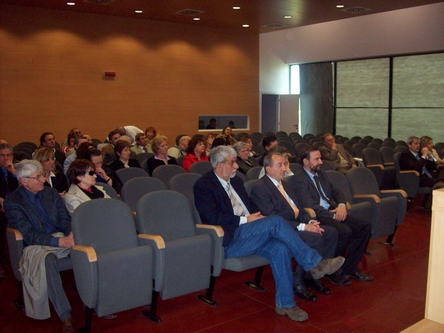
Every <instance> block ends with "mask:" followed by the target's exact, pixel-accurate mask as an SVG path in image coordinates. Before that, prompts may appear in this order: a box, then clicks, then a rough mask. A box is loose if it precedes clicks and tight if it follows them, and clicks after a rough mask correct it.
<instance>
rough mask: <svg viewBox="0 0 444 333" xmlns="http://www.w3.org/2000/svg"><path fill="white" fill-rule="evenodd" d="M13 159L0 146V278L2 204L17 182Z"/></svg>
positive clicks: (3, 232)
mask: <svg viewBox="0 0 444 333" xmlns="http://www.w3.org/2000/svg"><path fill="white" fill-rule="evenodd" d="M12 159H13V149H12V147H11V146H10V145H8V144H7V143H1V144H0V169H1V171H2V174H1V176H0V278H1V277H4V276H5V267H4V264H5V262H4V260H5V247H6V225H7V222H6V217H5V209H4V207H3V202H4V200H5V199H6V195H8V194H9V193H11V192H12V191H14V190H15V189H16V188H17V186H18V182H17V179H16V178H15V169H14V164H13V163H12Z"/></svg>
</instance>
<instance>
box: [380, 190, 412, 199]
mask: <svg viewBox="0 0 444 333" xmlns="http://www.w3.org/2000/svg"><path fill="white" fill-rule="evenodd" d="M381 193H400V194H402V196H403V197H404V198H407V193H406V192H405V191H404V190H381Z"/></svg>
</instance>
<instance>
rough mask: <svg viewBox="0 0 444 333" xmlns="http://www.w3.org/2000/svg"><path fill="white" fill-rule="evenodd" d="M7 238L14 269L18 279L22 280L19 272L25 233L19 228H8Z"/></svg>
mask: <svg viewBox="0 0 444 333" xmlns="http://www.w3.org/2000/svg"><path fill="white" fill-rule="evenodd" d="M6 238H7V240H8V249H9V258H10V261H11V266H12V271H13V272H14V276H15V278H16V279H17V280H18V281H21V280H22V276H21V274H20V272H19V268H20V258H21V257H22V254H23V235H22V233H21V232H20V231H19V230H18V229H14V228H7V229H6Z"/></svg>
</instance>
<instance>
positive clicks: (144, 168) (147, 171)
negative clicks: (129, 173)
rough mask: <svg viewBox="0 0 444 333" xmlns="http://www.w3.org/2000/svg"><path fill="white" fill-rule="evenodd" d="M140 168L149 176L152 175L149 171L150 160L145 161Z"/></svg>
mask: <svg viewBox="0 0 444 333" xmlns="http://www.w3.org/2000/svg"><path fill="white" fill-rule="evenodd" d="M140 168H141V169H142V170H144V171H145V172H146V173H147V174H148V176H149V175H150V172H149V170H148V160H145V161H143V162H142V163H140Z"/></svg>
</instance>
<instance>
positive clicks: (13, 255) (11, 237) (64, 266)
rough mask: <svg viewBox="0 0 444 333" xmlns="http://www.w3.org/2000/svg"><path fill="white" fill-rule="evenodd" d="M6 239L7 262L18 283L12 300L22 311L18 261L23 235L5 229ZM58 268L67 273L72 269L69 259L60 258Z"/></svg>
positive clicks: (12, 229) (20, 277)
mask: <svg viewBox="0 0 444 333" xmlns="http://www.w3.org/2000/svg"><path fill="white" fill-rule="evenodd" d="M6 238H7V241H8V250H9V260H10V262H11V266H12V272H13V273H14V276H15V278H16V279H17V281H18V282H19V283H18V297H17V298H16V299H15V300H14V305H15V307H16V308H17V309H19V310H23V309H24V308H25V304H24V303H23V288H22V275H21V274H20V271H19V268H20V259H21V258H22V254H23V249H24V246H23V235H22V234H21V232H20V231H19V230H18V229H14V228H7V229H6ZM57 263H58V267H59V271H60V272H62V271H67V270H70V269H72V264H71V258H70V257H67V258H62V259H59V261H58V262H57Z"/></svg>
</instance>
